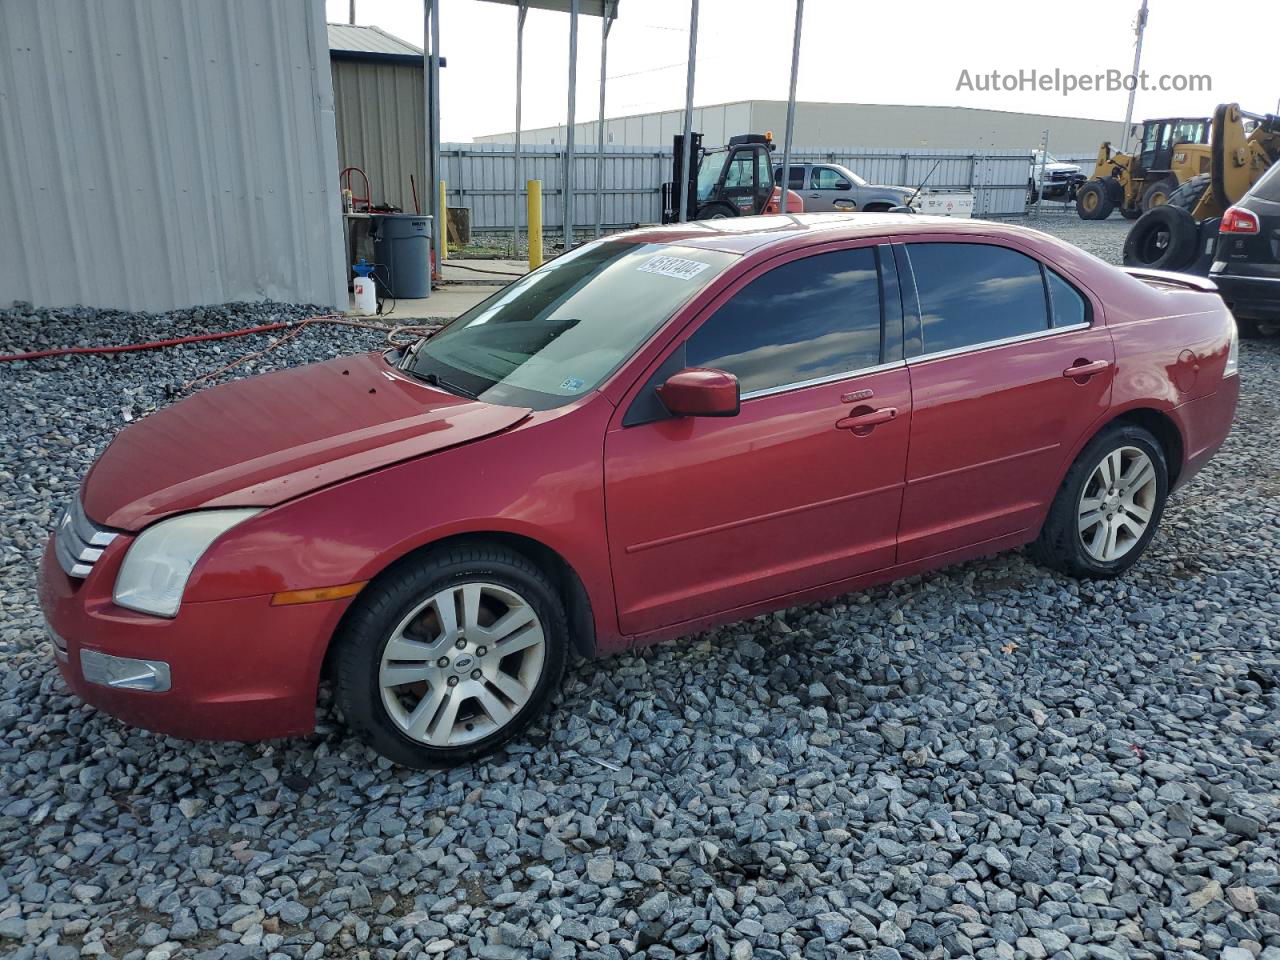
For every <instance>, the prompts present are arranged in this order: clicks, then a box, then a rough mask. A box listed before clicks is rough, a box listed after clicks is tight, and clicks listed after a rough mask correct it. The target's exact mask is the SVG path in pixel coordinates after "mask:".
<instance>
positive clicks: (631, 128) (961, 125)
mask: <svg viewBox="0 0 1280 960" xmlns="http://www.w3.org/2000/svg"><path fill="white" fill-rule="evenodd" d="M786 111H787V104H786V101H785V100H741V101H737V102H734V103H720V104H714V105H710V106H705V107H694V109H693V129H694V130H698V131H700V132H701V133H702V134H703V135H704V136H705V137H706V140H705V142H706V143H707V144H708V145H710V144H722V143H726V142H727V141H728V138H729V137H731V136H733V135H734V134H738V133H764V132H765V131H766V130H772V131H773V132H774V135H775V136H777V137H781V136H782V131H783V128H784V127H785V126H786ZM597 129H598V124H597V122H596V121H594V120H582V121H580V122H579V123H577V124H576V125H575V126H574V130H575V131H576V133H575V141H576V142H577V143H580V144H587V143H595V142H596V138H597V133H596V131H597ZM683 129H684V111H683V110H662V111H656V112H653V113H642V114H635V115H632V116H627V117H613V118H609V119H606V120H605V136H606V142H607V143H611V144H613V145H614V146H623V145H627V146H632V147H635V146H636V145H637V144H648V143H670V142H671V137H672V135H673V134H676V133H679V132H680V131H681V130H683ZM1046 130H1048V131H1049V151H1050V152H1051V153H1056V154H1059V155H1061V154H1063V153H1077V152H1081V151H1083V152H1084V153H1085V154H1087V155H1093V154H1094V153H1096V152H1097V149H1098V144H1100V143H1101V142H1102V141H1103V140H1110V141H1111V142H1112V143H1118V142H1119V141H1120V139H1121V134H1122V133H1123V130H1124V125H1123V124H1122V123H1119V122H1118V121H1109V120H1088V119H1083V118H1079V117H1060V116H1053V115H1051V114H1038V113H1018V112H1015V111H1009V110H987V109H982V108H975V107H926V106H911V105H900V104H873V103H822V102H817V101H812V100H801V101H798V102H797V103H796V127H795V133H794V140H793V141H792V142H793V144H794V145H795V146H797V147H800V148H801V149H806V150H811V149H815V148H817V147H818V146H821V145H822V144H826V143H843V144H848V145H849V146H857V147H858V148H860V149H886V148H890V147H892V148H895V149H896V148H899V147H909V148H914V149H934V150H974V149H977V150H979V151H984V150H985V151H998V150H1024V151H1031V150H1033V149H1035V148H1036V147H1037V146H1039V144H1040V138H1041V136H1042V135H1043V134H1044V131H1046ZM520 136H521V139H522V141H523V142H524V143H555V144H563V143H564V139H565V126H564V124H560V125H559V126H550V127H537V128H534V129H531V130H524V131H522V132H521V135H520ZM511 140H512V133H511V132H510V131H507V132H504V133H497V134H491V135H487V136H481V137H477V138H476V141H477V142H479V143H510V142H511Z"/></svg>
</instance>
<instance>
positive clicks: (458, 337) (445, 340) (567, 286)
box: [405, 240, 737, 410]
mask: <svg viewBox="0 0 1280 960" xmlns="http://www.w3.org/2000/svg"><path fill="white" fill-rule="evenodd" d="M736 259H737V257H736V256H735V255H734V254H730V253H722V252H719V251H715V250H698V249H695V248H692V247H682V246H678V245H675V244H666V243H635V242H629V241H625V240H598V241H596V242H594V243H589V244H586V245H585V246H582V247H580V248H579V249H577V250H574V251H573V252H571V253H567V254H565V255H563V256H561V257H558V258H556V259H555V260H552V261H551V262H550V263H548V264H546V266H543V267H541V268H540V269H538V270H535V271H533V272H532V273H530V274H528V275H526V276H524V277H521V278H520V279H519V280H517V281H515V282H514V283H512V284H511V285H510V286H508V287H504V288H503V289H502V290H500V291H499V292H498V293H496V294H494V295H493V296H492V297H490V298H489V299H488V300H486V301H484V302H483V303H481V304H478V305H477V306H475V307H473V308H472V309H471V310H469V311H468V312H466V313H464V314H463V315H462V316H460V317H459V318H458V319H457V320H454V321H453V322H452V323H451V324H449V325H448V326H447V327H445V328H444V329H443V330H441V331H440V332H439V333H437V334H436V335H435V336H434V337H432V338H431V339H429V340H425V341H422V342H421V343H420V345H419V346H418V348H417V349H416V351H415V352H413V353H410V354H409V355H408V358H407V359H406V361H405V366H406V368H407V369H408V370H409V371H411V372H412V373H414V374H416V375H417V376H419V377H422V378H423V379H425V380H427V381H429V382H433V383H435V384H436V385H438V386H440V387H441V388H442V389H446V390H451V391H453V392H455V393H461V394H464V395H468V396H473V397H476V398H477V399H480V400H484V401H485V402H486V403H498V404H508V405H511V406H520V407H532V408H534V409H535V410H546V409H550V408H551V407H557V406H560V405H561V404H564V403H568V402H569V401H570V400H572V399H574V398H576V397H578V396H581V395H582V394H584V393H586V392H588V391H590V390H594V389H595V388H596V387H597V386H599V385H600V383H601V382H602V381H603V380H604V379H605V378H606V377H607V376H609V374H611V373H613V371H614V370H616V369H617V368H618V367H619V366H620V365H621V364H622V363H623V362H624V361H625V360H626V359H627V358H628V357H630V356H631V355H632V354H633V353H635V351H636V350H637V348H639V346H640V345H641V344H642V343H644V342H645V340H647V339H648V338H649V337H650V336H651V335H652V334H653V333H654V332H655V331H656V330H657V329H658V328H659V327H660V326H661V325H662V324H663V323H664V322H665V321H666V320H667V319H668V318H669V317H670V316H671V315H672V314H673V313H675V311H676V310H677V309H679V307H680V306H681V305H683V304H684V303H685V302H687V301H688V300H689V299H690V298H691V297H692V296H693V295H694V294H695V293H697V292H698V291H699V290H701V289H702V288H703V287H705V286H706V285H707V284H708V283H709V282H710V281H711V280H712V279H713V278H714V277H715V276H716V275H718V274H719V273H720V272H721V271H722V270H724V269H725V268H726V267H727V266H728V265H729V264H730V263H732V262H733V261H734V260H736Z"/></svg>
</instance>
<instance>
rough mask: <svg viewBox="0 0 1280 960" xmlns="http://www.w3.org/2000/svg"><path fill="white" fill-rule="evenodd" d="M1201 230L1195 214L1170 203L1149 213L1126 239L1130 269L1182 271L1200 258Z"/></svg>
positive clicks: (1126, 255)
mask: <svg viewBox="0 0 1280 960" xmlns="http://www.w3.org/2000/svg"><path fill="white" fill-rule="evenodd" d="M1199 238H1200V230H1199V228H1198V227H1197V226H1196V222H1195V221H1194V220H1193V219H1191V214H1189V213H1187V211H1186V210H1184V209H1182V208H1181V207H1176V206H1174V205H1172V204H1169V203H1166V204H1165V205H1164V206H1161V207H1156V208H1155V209H1154V210H1148V211H1147V212H1146V213H1144V214H1143V215H1142V216H1141V217H1139V218H1138V219H1137V221H1136V222H1135V223H1134V225H1133V226H1132V227H1131V228H1130V229H1129V235H1128V236H1127V237H1125V240H1124V264H1125V266H1126V267H1151V268H1152V269H1154V270H1181V269H1183V268H1184V267H1187V266H1190V265H1191V263H1192V262H1193V261H1194V260H1195V259H1196V254H1197V253H1198V252H1199V247H1200V239H1199Z"/></svg>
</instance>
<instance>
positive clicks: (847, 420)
mask: <svg viewBox="0 0 1280 960" xmlns="http://www.w3.org/2000/svg"><path fill="white" fill-rule="evenodd" d="M897 418H898V408H897V407H881V408H880V409H879V410H872V411H871V412H870V413H860V414H858V415H857V416H855V417H843V418H842V419H840V420H837V421H836V429H837V430H865V429H867V428H870V427H875V426H879V425H880V424H882V423H888V422H889V421H890V420H896V419H897Z"/></svg>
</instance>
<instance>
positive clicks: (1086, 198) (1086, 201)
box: [1076, 180, 1115, 220]
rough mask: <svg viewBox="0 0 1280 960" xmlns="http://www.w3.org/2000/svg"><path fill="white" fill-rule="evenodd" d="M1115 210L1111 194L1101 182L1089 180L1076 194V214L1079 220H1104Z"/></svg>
mask: <svg viewBox="0 0 1280 960" xmlns="http://www.w3.org/2000/svg"><path fill="white" fill-rule="evenodd" d="M1114 209H1115V202H1114V201H1113V200H1112V199H1111V192H1110V191H1109V190H1108V189H1107V185H1106V184H1105V183H1103V182H1102V181H1101V180H1089V181H1087V182H1086V183H1085V184H1084V186H1082V187H1081V188H1080V192H1079V193H1077V194H1076V213H1077V214H1079V215H1080V219H1081V220H1105V219H1107V217H1109V216H1111V211H1112V210H1114Z"/></svg>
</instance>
